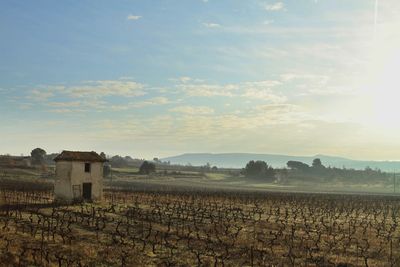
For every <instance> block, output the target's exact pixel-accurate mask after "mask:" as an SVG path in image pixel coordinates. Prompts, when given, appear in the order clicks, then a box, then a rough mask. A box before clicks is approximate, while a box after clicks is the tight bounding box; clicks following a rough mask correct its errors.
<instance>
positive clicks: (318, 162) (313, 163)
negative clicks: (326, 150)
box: [312, 158, 325, 169]
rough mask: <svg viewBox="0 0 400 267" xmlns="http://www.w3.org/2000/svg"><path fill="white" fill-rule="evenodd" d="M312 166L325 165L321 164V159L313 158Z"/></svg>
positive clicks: (320, 166)
mask: <svg viewBox="0 0 400 267" xmlns="http://www.w3.org/2000/svg"><path fill="white" fill-rule="evenodd" d="M312 167H313V168H319V169H320V168H325V166H324V165H322V162H321V160H320V159H318V158H317V159H314V160H313V162H312Z"/></svg>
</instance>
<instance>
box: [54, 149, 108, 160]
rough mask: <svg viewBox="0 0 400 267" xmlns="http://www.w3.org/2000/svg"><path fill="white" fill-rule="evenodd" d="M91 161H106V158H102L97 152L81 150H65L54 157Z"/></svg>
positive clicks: (57, 158)
mask: <svg viewBox="0 0 400 267" xmlns="http://www.w3.org/2000/svg"><path fill="white" fill-rule="evenodd" d="M61 160H65V161H89V162H105V161H107V160H106V159H104V158H102V157H101V156H100V155H99V154H97V153H96V152H94V151H92V152H81V151H66V150H64V151H63V152H62V153H61V154H60V155H58V156H57V157H55V158H54V161H61Z"/></svg>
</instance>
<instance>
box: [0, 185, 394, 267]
mask: <svg viewBox="0 0 400 267" xmlns="http://www.w3.org/2000/svg"><path fill="white" fill-rule="evenodd" d="M0 201H1V204H2V205H1V209H0V229H1V231H0V262H1V263H2V265H3V266H399V265H400V227H399V219H398V218H399V215H400V197H395V196H383V195H369V196H364V195H350V194H348V195H339V194H311V193H310V194H304V193H284V192H281V193H276V192H275V193H273V192H252V191H238V190H212V189H204V188H203V189H199V188H197V189H196V188H195V187H173V186H172V187H164V186H161V185H160V186H155V185H145V184H144V183H143V184H139V183H137V184H135V187H130V188H118V187H116V186H115V187H113V188H107V189H106V191H105V198H104V201H103V202H102V203H76V204H71V205H61V204H56V203H53V195H52V189H51V185H50V184H46V183H38V184H37V186H36V187H34V188H33V189H32V190H26V187H22V186H21V185H18V184H16V183H10V182H8V184H5V183H3V184H2V193H1V200H0Z"/></svg>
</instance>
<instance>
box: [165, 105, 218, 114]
mask: <svg viewBox="0 0 400 267" xmlns="http://www.w3.org/2000/svg"><path fill="white" fill-rule="evenodd" d="M169 111H171V112H178V113H183V114H189V115H208V114H213V113H214V109H212V108H210V107H206V106H178V107H175V108H172V109H170V110H169Z"/></svg>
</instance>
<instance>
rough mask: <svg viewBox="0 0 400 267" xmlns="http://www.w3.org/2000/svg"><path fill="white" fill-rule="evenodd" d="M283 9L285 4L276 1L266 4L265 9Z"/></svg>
mask: <svg viewBox="0 0 400 267" xmlns="http://www.w3.org/2000/svg"><path fill="white" fill-rule="evenodd" d="M284 9H285V4H284V3H283V2H276V3H273V4H267V5H266V6H265V10H268V11H281V10H284Z"/></svg>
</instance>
